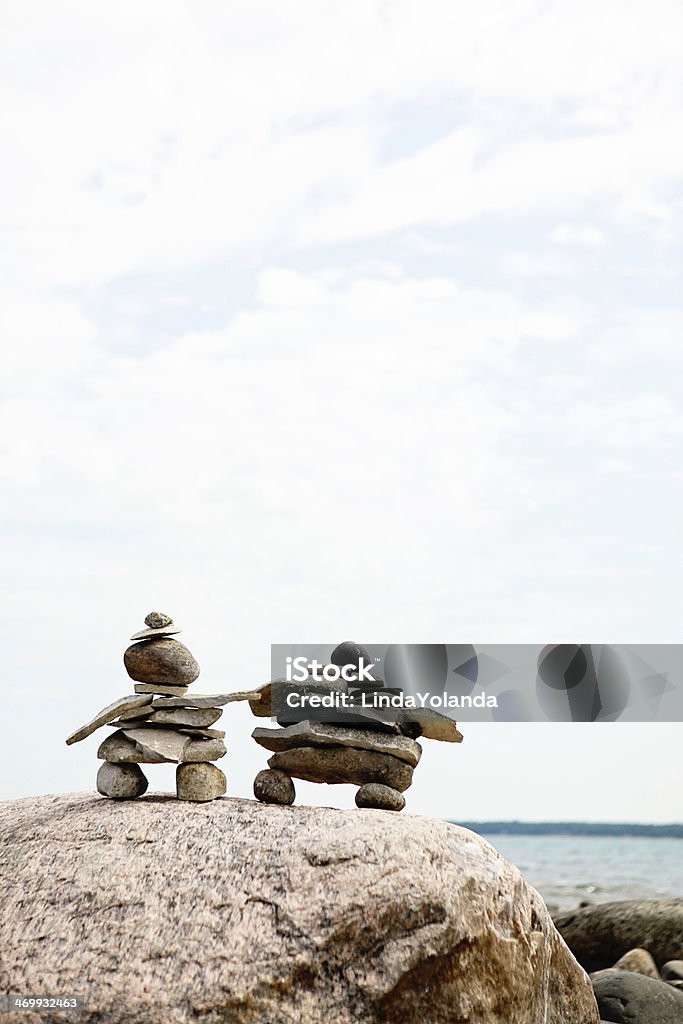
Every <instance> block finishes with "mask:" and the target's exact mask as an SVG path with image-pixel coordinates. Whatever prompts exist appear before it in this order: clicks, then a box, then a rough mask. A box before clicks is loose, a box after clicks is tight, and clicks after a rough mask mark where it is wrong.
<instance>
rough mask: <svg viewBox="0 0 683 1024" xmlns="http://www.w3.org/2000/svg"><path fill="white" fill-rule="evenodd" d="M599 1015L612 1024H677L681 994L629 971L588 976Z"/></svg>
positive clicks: (682, 1003) (682, 1013)
mask: <svg viewBox="0 0 683 1024" xmlns="http://www.w3.org/2000/svg"><path fill="white" fill-rule="evenodd" d="M591 982H592V984H593V992H594V993H595V998H596V1000H597V1003H598V1010H599V1011H600V1015H601V1016H602V1017H603V1018H605V1020H608V1021H612V1022H614V1024H681V1022H682V1021H683V994H682V993H681V992H677V991H676V989H674V988H672V987H671V985H667V983H666V982H665V981H656V980H655V979H654V978H646V977H645V976H644V975H643V974H634V973H633V971H617V970H614V969H612V970H606V971H598V972H597V973H596V974H593V975H591Z"/></svg>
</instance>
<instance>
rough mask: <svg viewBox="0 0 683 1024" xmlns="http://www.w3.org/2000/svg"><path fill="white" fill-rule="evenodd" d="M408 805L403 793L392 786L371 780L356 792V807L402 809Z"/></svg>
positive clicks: (382, 809) (388, 809)
mask: <svg viewBox="0 0 683 1024" xmlns="http://www.w3.org/2000/svg"><path fill="white" fill-rule="evenodd" d="M405 805H406V798H405V797H404V795H403V793H399V791H398V790H397V789H392V788H391V786H382V785H379V784H378V783H376V782H369V783H367V784H366V785H365V786H361V787H360V789H359V790H358V792H357V793H356V807H374V808H375V809H376V810H378V811H402V810H403V808H404V807H405Z"/></svg>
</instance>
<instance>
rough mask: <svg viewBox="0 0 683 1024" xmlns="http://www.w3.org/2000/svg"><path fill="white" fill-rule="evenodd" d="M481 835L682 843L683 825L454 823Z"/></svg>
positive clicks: (528, 822)
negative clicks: (677, 840) (582, 837)
mask: <svg viewBox="0 0 683 1024" xmlns="http://www.w3.org/2000/svg"><path fill="white" fill-rule="evenodd" d="M452 823H453V824H454V825H461V826H462V827H463V828H468V829H470V831H472V832H476V833H477V834H478V835H501V836H502V835H505V836H612V837H624V838H626V837H628V838H631V839H636V838H643V839H683V825H636V824H630V823H619V822H617V823H607V822H605V823H604V824H602V823H596V822H588V821H453V822H452Z"/></svg>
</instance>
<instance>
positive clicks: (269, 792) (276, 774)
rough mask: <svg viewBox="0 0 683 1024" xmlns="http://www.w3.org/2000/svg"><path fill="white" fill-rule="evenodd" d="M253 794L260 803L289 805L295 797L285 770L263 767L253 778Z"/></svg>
mask: <svg viewBox="0 0 683 1024" xmlns="http://www.w3.org/2000/svg"><path fill="white" fill-rule="evenodd" d="M254 796H255V797H256V799H257V800H260V801H261V803H262V804H281V805H282V806H284V807H289V806H290V805H291V804H293V803H294V801H295V799H296V790H295V788H294V783H293V782H292V780H291V779H290V777H289V775H287V774H286V772H280V771H277V769H275V768H264V770H263V771H262V772H259V773H258V775H257V776H256V778H255V779H254Z"/></svg>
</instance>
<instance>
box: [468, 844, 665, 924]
mask: <svg viewBox="0 0 683 1024" xmlns="http://www.w3.org/2000/svg"><path fill="white" fill-rule="evenodd" d="M484 839H486V840H487V842H489V843H491V845H492V846H494V847H495V848H496V849H497V850H498V851H499V853H501V854H502V855H503V856H504V857H505V858H506V859H507V860H510V861H512V863H513V864H516V865H517V867H518V868H519V869H520V871H521V872H522V874H523V875H524V877H525V878H526V880H527V882H529V883H530V884H531V885H533V886H534V888H535V889H538V891H539V892H540V893H541V895H542V896H543V898H544V900H545V901H546V903H547V904H548V906H549V908H550V910H551V911H553V912H554V911H556V910H571V909H573V908H574V907H577V906H578V905H579V903H581V902H582V901H584V900H588V901H590V902H591V903H606V902H608V901H609V900H630V899H661V898H662V897H665V896H679V897H680V896H683V839H648V838H630V837H626V838H619V837H612V836H507V835H484Z"/></svg>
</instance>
